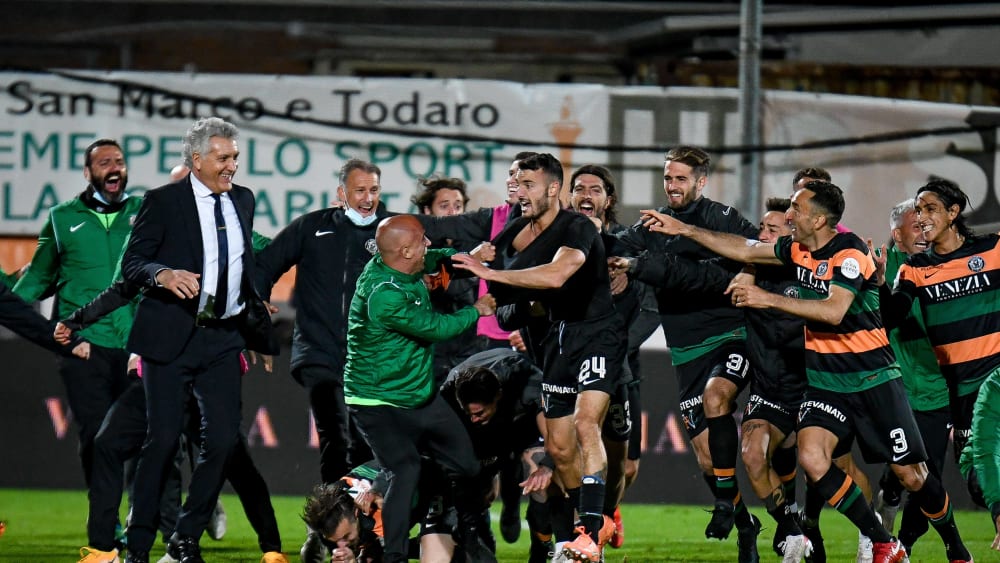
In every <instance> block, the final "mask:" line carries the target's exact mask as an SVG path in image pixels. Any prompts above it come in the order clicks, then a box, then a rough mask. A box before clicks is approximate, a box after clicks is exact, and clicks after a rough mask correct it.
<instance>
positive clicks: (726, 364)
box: [675, 340, 751, 438]
mask: <svg viewBox="0 0 1000 563" xmlns="http://www.w3.org/2000/svg"><path fill="white" fill-rule="evenodd" d="M675 369H676V372H677V393H678V406H679V409H680V413H681V419H682V420H683V421H684V429H685V430H687V434H688V437H689V438H694V437H695V436H697V435H698V434H701V433H702V432H703V431H705V429H706V428H708V423H707V422H706V421H705V410H704V407H703V405H702V395H703V394H704V393H705V384H706V383H707V382H708V380H709V379H711V378H713V377H722V378H725V379H728V380H729V381H732V382H733V383H734V384H736V387H737V388H738V389H739V391H737V394H739V393H740V392H742V391H743V389H745V388H746V386H747V385H748V384H749V383H750V379H751V378H750V373H751V370H750V362H749V360H747V353H746V345H745V344H744V343H743V341H742V340H734V341H731V342H727V343H725V344H723V345H721V346H719V347H718V348H716V349H715V350H712V351H711V352H709V353H707V354H705V355H703V356H700V357H698V358H695V359H693V360H691V361H690V362H686V363H683V364H681V365H679V366H675Z"/></svg>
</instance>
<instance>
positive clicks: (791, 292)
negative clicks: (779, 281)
mask: <svg viewBox="0 0 1000 563" xmlns="http://www.w3.org/2000/svg"><path fill="white" fill-rule="evenodd" d="M784 293H785V297H791V298H792V299H798V298H799V288H797V287H795V286H794V285H790V286H788V287H786V288H785V291H784Z"/></svg>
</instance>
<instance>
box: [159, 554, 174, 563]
mask: <svg viewBox="0 0 1000 563" xmlns="http://www.w3.org/2000/svg"><path fill="white" fill-rule="evenodd" d="M156 563H180V561H179V560H177V559H174V558H173V557H171V556H170V554H169V553H164V554H163V557H161V558H160V560H159V561H157V562H156Z"/></svg>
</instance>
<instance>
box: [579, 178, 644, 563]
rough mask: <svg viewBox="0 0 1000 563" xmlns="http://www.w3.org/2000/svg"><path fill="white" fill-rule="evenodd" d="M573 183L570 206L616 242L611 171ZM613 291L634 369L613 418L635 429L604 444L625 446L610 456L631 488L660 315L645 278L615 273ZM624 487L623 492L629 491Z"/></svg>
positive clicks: (618, 534)
mask: <svg viewBox="0 0 1000 563" xmlns="http://www.w3.org/2000/svg"><path fill="white" fill-rule="evenodd" d="M569 183H570V192H569V194H570V197H569V204H570V207H572V208H573V210H574V211H576V212H577V213H581V214H583V215H586V216H587V217H590V218H591V220H592V221H594V223H595V224H596V225H597V226H598V228H599V229H600V230H601V234H602V236H603V237H604V239H605V247H608V246H611V245H612V244H613V242H614V241H613V238H612V237H613V236H614V233H617V232H621V231H624V230H626V229H627V227H625V226H624V225H621V224H619V223H618V221H617V220H616V219H617V217H616V214H615V204H616V203H617V200H618V194H617V190H616V187H615V179H614V176H612V175H611V171H610V170H608V169H607V168H605V167H603V166H597V165H594V164H586V165H584V166H581V167H580V168H578V169H577V170H576V171H575V172H573V175H572V176H571V177H570V182H569ZM611 293H612V295H613V296H614V300H615V309H616V310H617V311H618V314H619V315H621V317H622V321H623V322H624V323H625V326H626V327H628V340H627V341H628V355H627V365H628V370H629V375H628V376H627V377H626V378H625V380H623V387H622V388H620V389H619V392H621V393H627V396H628V407H629V408H628V412H626V413H616V415H615V417H612V419H619V420H621V418H620V417H628V418H629V420H631V427H632V430H631V432H630V433H629V437H628V441H627V442H617V441H614V440H610V441H609V437H610V436H609V433H608V429H605V436H604V446H605V448H618V447H619V446H621V447H622V448H623V451H621V452H620V455H616V456H611V455H609V460H610V459H612V458H616V459H624V462H625V463H624V468H623V470H624V482H623V485H624V488H627V487H628V486H629V485H631V484H632V483H633V482H634V481H635V479H636V477H637V476H638V474H639V457H640V455H641V453H642V451H641V450H642V448H641V444H642V431H641V428H642V407H641V403H640V394H639V381H640V377H639V347H640V346H641V345H642V343H643V342H645V341H646V339H647V338H649V336H650V335H651V334H653V332H654V331H655V330H656V327H657V326H659V318H658V315H657V312H656V297H655V295H653V292H652V290H651V288H650V287H649V286H648V285H646V284H645V283H641V282H638V281H630V280H629V279H628V276H625V275H619V276H614V277H612V279H611ZM612 404H613V405H615V404H616V403H615V402H613V403H612ZM618 404H624V402H622V401H618ZM612 432H613V431H612ZM615 453H616V454H617V453H619V452H615ZM609 454H610V451H609ZM609 463H610V462H609ZM614 467H615V465H614V464H611V465H609V469H611V468H614ZM624 488H623V490H622V491H621V492H622V493H624ZM609 500H611V498H610V496H609V497H607V498H606V499H605V508H606V510H607V511H608V514H609V515H612V514H613V519H614V521H615V535H614V537H612V538H611V542H610V545H611V547H615V548H618V547H621V545H622V542H623V541H624V540H625V534H624V526H623V524H622V518H621V510H620V509H619V508H618V507H617V502H608V501H609ZM618 500H620V499H618Z"/></svg>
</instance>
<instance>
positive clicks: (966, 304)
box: [893, 234, 1000, 396]
mask: <svg viewBox="0 0 1000 563" xmlns="http://www.w3.org/2000/svg"><path fill="white" fill-rule="evenodd" d="M900 294H902V295H906V296H908V297H909V299H910V301H909V302H911V303H912V300H913V299H917V300H919V301H920V311H921V314H922V315H923V317H924V324H925V325H926V326H927V338H928V339H929V340H930V342H931V345H932V346H933V347H934V354H935V355H936V356H937V360H938V364H940V366H941V373H942V374H944V376H945V377H946V378H948V380H949V381H951V382H957V383H958V392H959V396H964V395H967V394H968V393H971V392H973V391H975V390H976V389H978V388H979V384H980V383H982V381H983V379H985V378H986V376H987V375H989V373H990V372H991V371H993V370H994V369H996V368H997V367H998V366H1000V314H998V313H1000V236H998V235H996V234H989V235H985V236H982V237H974V238H970V239H968V240H966V241H965V243H964V244H963V245H962V246H961V247H960V248H958V249H957V250H955V251H953V252H950V253H948V254H945V255H940V254H936V253H935V252H934V251H933V250H929V251H927V252H923V253H920V254H914V255H913V256H910V257H909V258H908V259H907V261H906V263H905V264H903V265H902V266H901V267H900V268H899V274H898V275H897V277H896V283H895V289H894V293H893V295H894V296H898V295H900Z"/></svg>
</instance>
